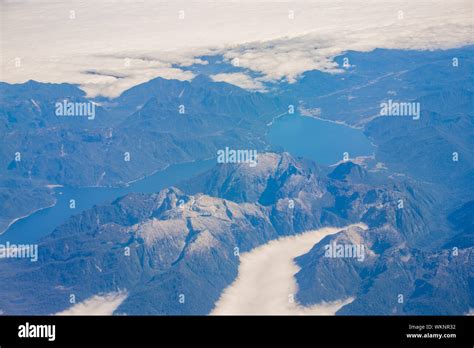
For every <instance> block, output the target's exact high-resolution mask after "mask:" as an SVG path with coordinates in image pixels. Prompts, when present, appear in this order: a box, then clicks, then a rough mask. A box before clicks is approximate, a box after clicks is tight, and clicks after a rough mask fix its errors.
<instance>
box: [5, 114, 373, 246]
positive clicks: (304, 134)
mask: <svg viewBox="0 0 474 348" xmlns="http://www.w3.org/2000/svg"><path fill="white" fill-rule="evenodd" d="M269 139H270V142H271V143H272V145H276V146H280V147H282V148H284V150H285V151H288V152H290V153H291V154H293V155H295V156H301V157H306V158H309V159H312V160H314V161H316V162H317V163H319V164H326V165H328V164H333V163H336V162H338V161H340V160H342V156H343V153H344V152H348V153H349V155H350V157H351V158H353V157H356V156H367V155H371V154H372V153H373V152H374V147H373V146H372V145H371V143H370V141H369V139H368V138H367V137H365V135H364V134H363V132H362V131H361V130H358V129H353V128H350V127H346V126H344V125H339V124H335V123H331V122H326V121H321V120H317V119H314V118H310V117H301V116H286V117H282V118H279V119H277V120H276V121H275V122H274V123H273V125H272V126H271V128H270V132H269ZM215 163H216V161H215V160H207V161H200V162H192V163H185V164H178V165H173V166H170V167H168V168H167V169H165V170H163V171H161V172H157V173H155V174H153V175H151V176H149V177H146V178H144V179H142V180H139V181H136V182H134V183H132V184H131V185H130V186H128V187H122V188H104V187H90V188H70V187H61V188H56V189H55V192H56V199H57V203H56V205H55V206H54V207H51V208H46V209H43V210H40V211H37V212H35V213H33V214H32V215H30V216H28V217H26V218H23V219H21V220H18V221H16V222H15V223H14V224H13V225H12V226H10V228H9V229H8V230H7V231H6V232H5V233H3V234H2V235H0V243H5V242H7V241H9V242H11V243H31V242H34V241H37V240H38V239H39V238H41V237H43V236H45V235H47V234H48V233H51V232H52V231H53V230H54V228H56V227H57V226H59V225H61V224H62V223H64V222H65V221H66V220H67V218H68V217H70V216H72V215H74V214H79V213H80V212H81V211H84V210H86V209H89V208H91V207H93V206H94V205H99V204H104V203H108V202H112V201H113V200H115V199H117V198H118V197H120V196H123V195H126V194H127V193H130V192H144V193H152V192H157V191H159V190H161V189H162V188H165V187H168V186H172V185H175V184H177V183H179V182H180V181H182V180H185V179H188V178H191V177H193V176H194V175H196V174H199V173H202V172H204V171H205V170H207V169H209V168H211V167H212V166H213V165H215ZM70 199H74V200H75V201H76V208H75V209H70V208H69V200H70Z"/></svg>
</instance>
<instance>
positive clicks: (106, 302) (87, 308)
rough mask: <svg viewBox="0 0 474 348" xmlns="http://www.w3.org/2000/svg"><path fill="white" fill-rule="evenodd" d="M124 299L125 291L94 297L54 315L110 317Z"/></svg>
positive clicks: (125, 296)
mask: <svg viewBox="0 0 474 348" xmlns="http://www.w3.org/2000/svg"><path fill="white" fill-rule="evenodd" d="M126 298H127V292H125V291H117V292H110V293H107V294H103V295H102V294H101V295H95V296H92V297H91V298H89V299H87V300H85V301H84V302H81V303H77V304H75V305H73V306H72V307H71V308H69V309H66V310H64V311H62V312H59V313H56V315H112V314H113V313H114V312H115V310H116V309H117V308H118V307H119V306H120V305H121V304H122V303H123V301H125V299H126Z"/></svg>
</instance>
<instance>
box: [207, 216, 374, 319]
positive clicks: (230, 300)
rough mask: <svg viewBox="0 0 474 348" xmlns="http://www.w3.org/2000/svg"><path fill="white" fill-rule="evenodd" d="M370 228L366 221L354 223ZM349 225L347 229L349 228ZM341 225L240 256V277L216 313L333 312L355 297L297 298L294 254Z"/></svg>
mask: <svg viewBox="0 0 474 348" xmlns="http://www.w3.org/2000/svg"><path fill="white" fill-rule="evenodd" d="M351 226H358V227H360V228H364V229H365V228H367V227H366V226H365V225H363V224H357V225H351ZM351 226H348V227H346V228H350V227H351ZM341 230H342V229H341V228H323V229H320V230H316V231H309V232H306V233H303V234H299V235H296V236H290V237H284V238H280V239H277V240H274V241H271V242H270V243H267V244H265V245H263V246H261V247H258V248H256V249H254V250H252V251H250V252H248V253H245V254H242V255H241V257H240V265H239V274H238V276H237V279H236V280H235V281H234V282H233V283H232V284H231V285H230V286H229V287H227V288H226V289H225V290H224V292H223V293H222V295H221V297H220V299H219V300H218V301H217V303H216V307H215V308H214V310H213V311H212V313H211V314H214V315H229V314H235V315H259V314H260V315H299V314H313V315H334V314H335V313H336V312H337V311H338V310H339V309H340V308H342V307H343V306H345V305H346V304H349V303H350V302H352V301H353V300H354V298H347V299H342V300H340V301H334V302H329V303H325V302H323V303H319V304H316V305H313V306H308V307H304V306H301V305H299V304H298V303H297V302H296V300H295V301H294V302H293V301H292V300H293V299H294V298H295V297H296V293H297V284H296V281H295V279H294V275H295V274H296V273H297V272H298V271H299V267H298V266H297V265H296V264H295V262H294V261H293V260H294V258H295V257H297V256H299V255H302V254H304V253H306V252H308V251H309V250H310V249H311V248H312V247H313V245H315V244H316V243H318V242H319V241H320V240H321V239H323V238H324V237H326V236H328V235H331V234H334V233H337V232H339V231H341Z"/></svg>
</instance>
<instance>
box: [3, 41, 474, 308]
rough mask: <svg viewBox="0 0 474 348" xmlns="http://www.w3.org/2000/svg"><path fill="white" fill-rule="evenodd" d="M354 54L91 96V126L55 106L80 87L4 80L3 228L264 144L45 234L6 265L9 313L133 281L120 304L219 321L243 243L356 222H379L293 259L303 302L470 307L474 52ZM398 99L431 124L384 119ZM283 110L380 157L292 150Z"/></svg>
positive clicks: (473, 289) (74, 217) (80, 98)
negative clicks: (268, 75)
mask: <svg viewBox="0 0 474 348" xmlns="http://www.w3.org/2000/svg"><path fill="white" fill-rule="evenodd" d="M346 56H347V57H349V59H350V61H351V67H350V68H349V69H347V71H346V72H344V73H342V74H329V73H325V72H320V71H310V72H306V73H305V74H304V76H303V77H302V78H301V79H300V80H298V81H297V82H296V83H293V84H285V83H282V84H281V85H278V86H269V88H270V91H269V92H267V93H260V92H250V91H246V90H243V89H241V88H239V87H236V86H233V85H230V84H227V83H221V82H213V81H212V80H210V79H209V78H208V77H207V76H205V75H200V76H198V77H196V78H195V79H194V80H193V81H191V82H181V81H176V80H166V79H162V78H156V79H153V80H151V81H149V82H147V83H144V84H141V85H138V86H135V87H133V88H131V89H129V90H127V91H125V92H124V93H123V94H122V95H120V96H119V97H117V98H115V99H107V98H103V97H101V98H96V99H95V100H93V101H94V102H95V103H97V107H96V117H95V119H94V120H88V119H87V118H61V117H57V115H55V112H54V111H55V108H54V105H55V103H56V102H58V101H61V100H64V99H67V100H71V101H76V102H85V101H89V99H87V98H86V96H85V94H84V92H83V91H82V90H81V89H79V88H78V87H77V86H74V85H71V84H45V83H39V82H35V81H29V82H26V83H24V84H7V83H1V84H0V105H1V109H0V135H1V137H0V139H1V140H0V141H1V143H2V146H1V147H0V178H1V180H0V203H1V209H0V210H1V212H0V224H1V225H0V230H6V232H5V238H8V236H9V231H8V226H9V224H10V223H11V222H12V221H13V220H14V219H17V218H20V217H23V216H26V215H29V214H31V213H33V212H35V211H37V210H39V209H42V208H44V209H47V208H48V207H49V206H51V205H53V204H55V202H57V196H56V195H57V194H58V193H57V192H58V191H57V189H55V188H52V187H51V185H53V186H54V185H61V186H64V187H77V188H80V187H97V188H99V187H123V186H127V185H129V184H130V183H131V182H133V181H136V180H140V179H142V178H143V177H146V176H150V175H152V174H153V173H156V172H157V171H160V170H163V169H165V168H166V167H167V166H169V165H173V164H178V163H185V162H193V161H202V160H206V159H213V158H215V157H216V153H217V151H218V150H220V149H224V148H226V147H229V148H234V149H255V150H257V151H258V153H259V155H258V164H257V165H256V166H255V167H252V166H250V165H249V164H248V163H225V164H221V163H216V164H215V165H214V166H213V167H212V168H211V169H208V170H206V171H204V172H201V173H199V174H197V175H194V176H193V177H192V178H188V179H186V180H177V181H178V182H176V183H175V184H174V185H173V186H171V187H168V188H165V189H157V190H156V192H154V193H129V194H127V195H125V196H120V197H116V198H115V199H113V200H108V201H103V202H97V204H96V205H95V206H93V207H92V208H90V209H84V210H82V211H78V212H77V213H76V214H72V213H71V216H70V217H68V218H67V219H65V221H64V222H63V223H61V224H59V225H58V226H55V228H54V230H53V231H52V232H51V233H48V234H47V235H46V236H44V237H42V238H41V239H40V240H39V242H38V244H39V259H38V261H37V262H31V261H30V260H28V259H3V260H0V278H1V279H2V282H0V310H1V311H2V313H4V314H51V313H57V312H60V311H62V310H65V309H67V308H68V307H69V306H70V305H71V304H70V302H69V295H70V294H71V293H73V294H75V296H76V297H77V299H78V300H79V301H83V300H86V299H88V298H90V297H92V296H94V295H96V294H101V293H109V292H113V291H118V290H126V291H127V293H128V295H127V298H126V299H125V301H124V302H123V303H122V304H121V305H120V306H119V307H118V308H117V310H116V311H115V313H116V314H129V315H141V314H145V315H156V314H192V315H200V314H208V313H210V312H211V310H212V309H213V307H214V305H215V303H216V301H217V300H218V299H219V297H220V295H221V293H222V291H223V290H224V289H225V288H226V287H227V286H229V285H230V284H231V283H232V282H233V280H234V279H235V278H236V277H237V273H238V266H239V257H238V255H236V252H235V251H236V248H237V250H238V251H239V253H243V252H246V251H250V250H252V249H253V248H255V247H257V246H260V245H263V244H265V243H267V242H269V241H271V240H274V239H276V238H278V237H281V236H287V235H296V234H298V233H301V232H304V231H308V230H312V229H317V228H320V227H325V226H341V227H342V226H346V225H348V224H351V223H359V222H363V223H365V224H366V225H367V226H368V229H367V230H357V229H351V230H345V231H341V232H340V233H337V234H335V235H332V236H328V237H326V238H325V239H323V240H322V241H321V242H320V243H318V244H316V245H314V247H313V248H312V249H311V250H310V251H309V252H308V253H306V254H304V255H301V256H299V257H298V258H296V260H295V261H296V262H297V264H298V265H299V267H300V271H299V272H298V273H297V274H296V275H295V278H296V281H297V284H298V293H297V294H296V299H297V301H299V302H300V303H301V304H303V305H311V304H316V303H320V302H321V301H326V302H327V301H335V300H339V299H341V298H347V297H354V298H355V300H354V301H353V302H352V303H350V304H348V305H346V306H344V307H343V308H341V309H340V310H339V311H338V313H337V314H341V315H347V314H360V315H371V314H377V315H378V314H384V315H394V314H395V315H404V314H430V315H440V314H447V315H463V314H467V313H469V312H470V311H471V310H472V309H473V308H474V254H473V251H474V238H473V233H474V230H473V228H474V186H473V182H474V58H473V57H474V47H472V46H468V47H464V48H460V49H454V50H445V51H399V50H380V49H377V50H374V51H371V52H366V53H359V52H348V53H347V54H346ZM453 57H457V58H458V59H459V66H456V67H453V65H452V58H453ZM341 59H342V58H341ZM338 62H340V60H338ZM388 99H391V100H398V101H400V100H402V101H408V102H413V103H419V105H421V108H420V109H421V112H420V117H419V119H414V118H413V117H406V116H400V117H397V116H380V104H381V103H382V102H384V101H387V100H388ZM289 105H294V106H295V108H296V111H295V113H294V114H293V113H291V112H288V106H289ZM180 106H185V110H184V112H180V111H183V110H182V108H180ZM278 117H283V118H285V119H288V118H291V117H294V118H297V117H311V118H317V119H323V120H326V121H327V122H339V123H341V124H344V125H343V126H341V127H345V126H348V127H349V126H350V127H354V128H357V129H360V132H363V133H364V134H365V136H366V137H367V138H368V139H369V140H370V142H371V143H372V144H373V147H374V150H373V154H372V153H368V154H367V156H365V157H358V158H353V157H350V158H348V159H345V158H344V157H343V154H342V153H341V154H340V158H338V159H337V160H335V161H334V164H333V165H327V164H322V163H318V161H315V160H314V158H304V157H300V156H298V155H297V154H293V153H289V152H288V151H286V150H287V149H285V148H284V146H279V145H277V144H275V143H274V142H271V141H270V140H269V129H270V128H271V124H272V123H273V122H278ZM314 122H321V121H320V120H314ZM315 136H317V135H315ZM297 140H298V141H300V142H305V141H309V140H307V139H306V140H305V139H297ZM333 141H334V142H335V143H336V142H339V141H342V139H338V138H337V136H336V135H334V139H333ZM314 151H315V153H316V152H317V151H318V149H315V150H314ZM347 152H348V153H349V154H350V153H351V147H350V146H347ZM17 153H20V155H21V160H20V161H18V160H17V159H16V158H15V156H16V154H17ZM124 153H129V154H130V156H131V160H130V161H126V162H124ZM316 158H317V156H316ZM25 219H28V217H26V218H25ZM41 228H42V226H38V229H41ZM12 238H14V237H12ZM328 243H342V244H344V243H346V244H351V243H358V244H363V245H364V246H365V250H366V256H365V259H364V260H363V261H362V262H361V261H358V260H356V259H354V258H336V259H329V258H326V257H324V253H325V250H324V247H325V245H327V244H328ZM179 294H185V295H186V301H185V302H184V303H181V302H180V301H179V300H178V298H179ZM400 295H402V297H403V301H401V302H400V301H399V299H400Z"/></svg>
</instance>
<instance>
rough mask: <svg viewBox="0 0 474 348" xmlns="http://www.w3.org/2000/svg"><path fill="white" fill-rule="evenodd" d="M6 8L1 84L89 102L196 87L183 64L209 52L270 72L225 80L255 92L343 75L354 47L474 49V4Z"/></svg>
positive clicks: (57, 4)
mask: <svg viewBox="0 0 474 348" xmlns="http://www.w3.org/2000/svg"><path fill="white" fill-rule="evenodd" d="M0 6H1V19H2V33H1V45H2V50H1V53H2V56H1V58H2V61H1V64H2V70H1V73H2V75H1V76H0V80H2V81H7V82H24V81H26V80H28V79H35V80H39V81H44V82H71V83H77V84H80V85H81V86H82V88H83V89H84V90H86V91H87V92H88V93H89V94H90V95H97V94H102V95H107V96H116V95H118V94H120V93H121V92H122V91H123V90H125V89H127V88H129V87H130V86H133V85H136V84H138V83H141V82H144V81H146V80H149V79H151V78H154V77H157V76H162V77H165V78H177V79H180V80H190V79H192V78H193V77H194V75H193V74H192V73H190V72H188V71H185V69H183V67H185V66H189V65H191V64H193V63H197V64H202V63H204V64H205V63H206V62H205V61H202V60H199V57H200V56H201V55H204V54H215V53H220V54H223V55H224V56H225V57H226V58H227V59H229V60H232V59H234V62H235V58H238V60H239V66H241V67H243V68H247V69H250V70H253V71H255V72H257V73H261V74H263V78H262V79H261V80H257V81H254V83H251V82H250V81H249V80H248V79H247V78H246V77H244V76H245V75H234V76H232V75H230V76H227V77H225V76H221V78H227V79H228V80H229V81H230V79H233V80H234V82H235V83H241V84H243V85H247V86H250V88H251V89H255V87H256V86H259V84H261V83H262V81H278V80H280V79H285V80H288V81H290V82H293V81H295V79H297V78H298V76H300V75H301V74H302V73H303V72H304V71H307V70H312V69H321V70H326V71H336V68H337V67H336V65H335V63H334V62H333V60H332V59H333V57H334V56H336V55H338V54H341V52H343V51H345V50H348V49H352V50H359V51H369V50H372V49H374V48H377V47H379V48H402V49H435V48H451V47H458V46H462V45H465V44H470V43H473V42H474V39H473V37H472V17H473V3H472V1H471V0H451V1H445V0H429V1H427V0H420V1H413V0H378V1H367V0H353V1H344V0H302V1H297V0H294V1H291V0H290V1H285V2H280V1H255V0H253V1H250V0H249V1H247V0H241V1H238V2H235V1H219V2H217V1H191V0H185V1H160V2H157V1H152V0H143V1H137V2H131V1H110V0H98V1H93V2H92V1H79V0H71V1H48V2H43V1H34V0H29V1H3V2H1V3H0ZM71 11H73V12H71ZM180 11H184V18H183V19H180V18H179V15H180ZM290 11H293V12H290ZM399 11H403V18H402V19H399ZM291 13H294V18H293V19H291V18H290V17H291ZM71 17H74V18H71ZM15 58H20V59H21V66H15ZM126 58H129V59H130V60H129V63H130V64H129V65H128V66H127V65H126V64H125V59H126ZM88 71H98V72H100V71H107V72H111V73H112V75H113V76H103V75H100V74H88V73H87V72H88ZM114 76H115V77H114Z"/></svg>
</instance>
